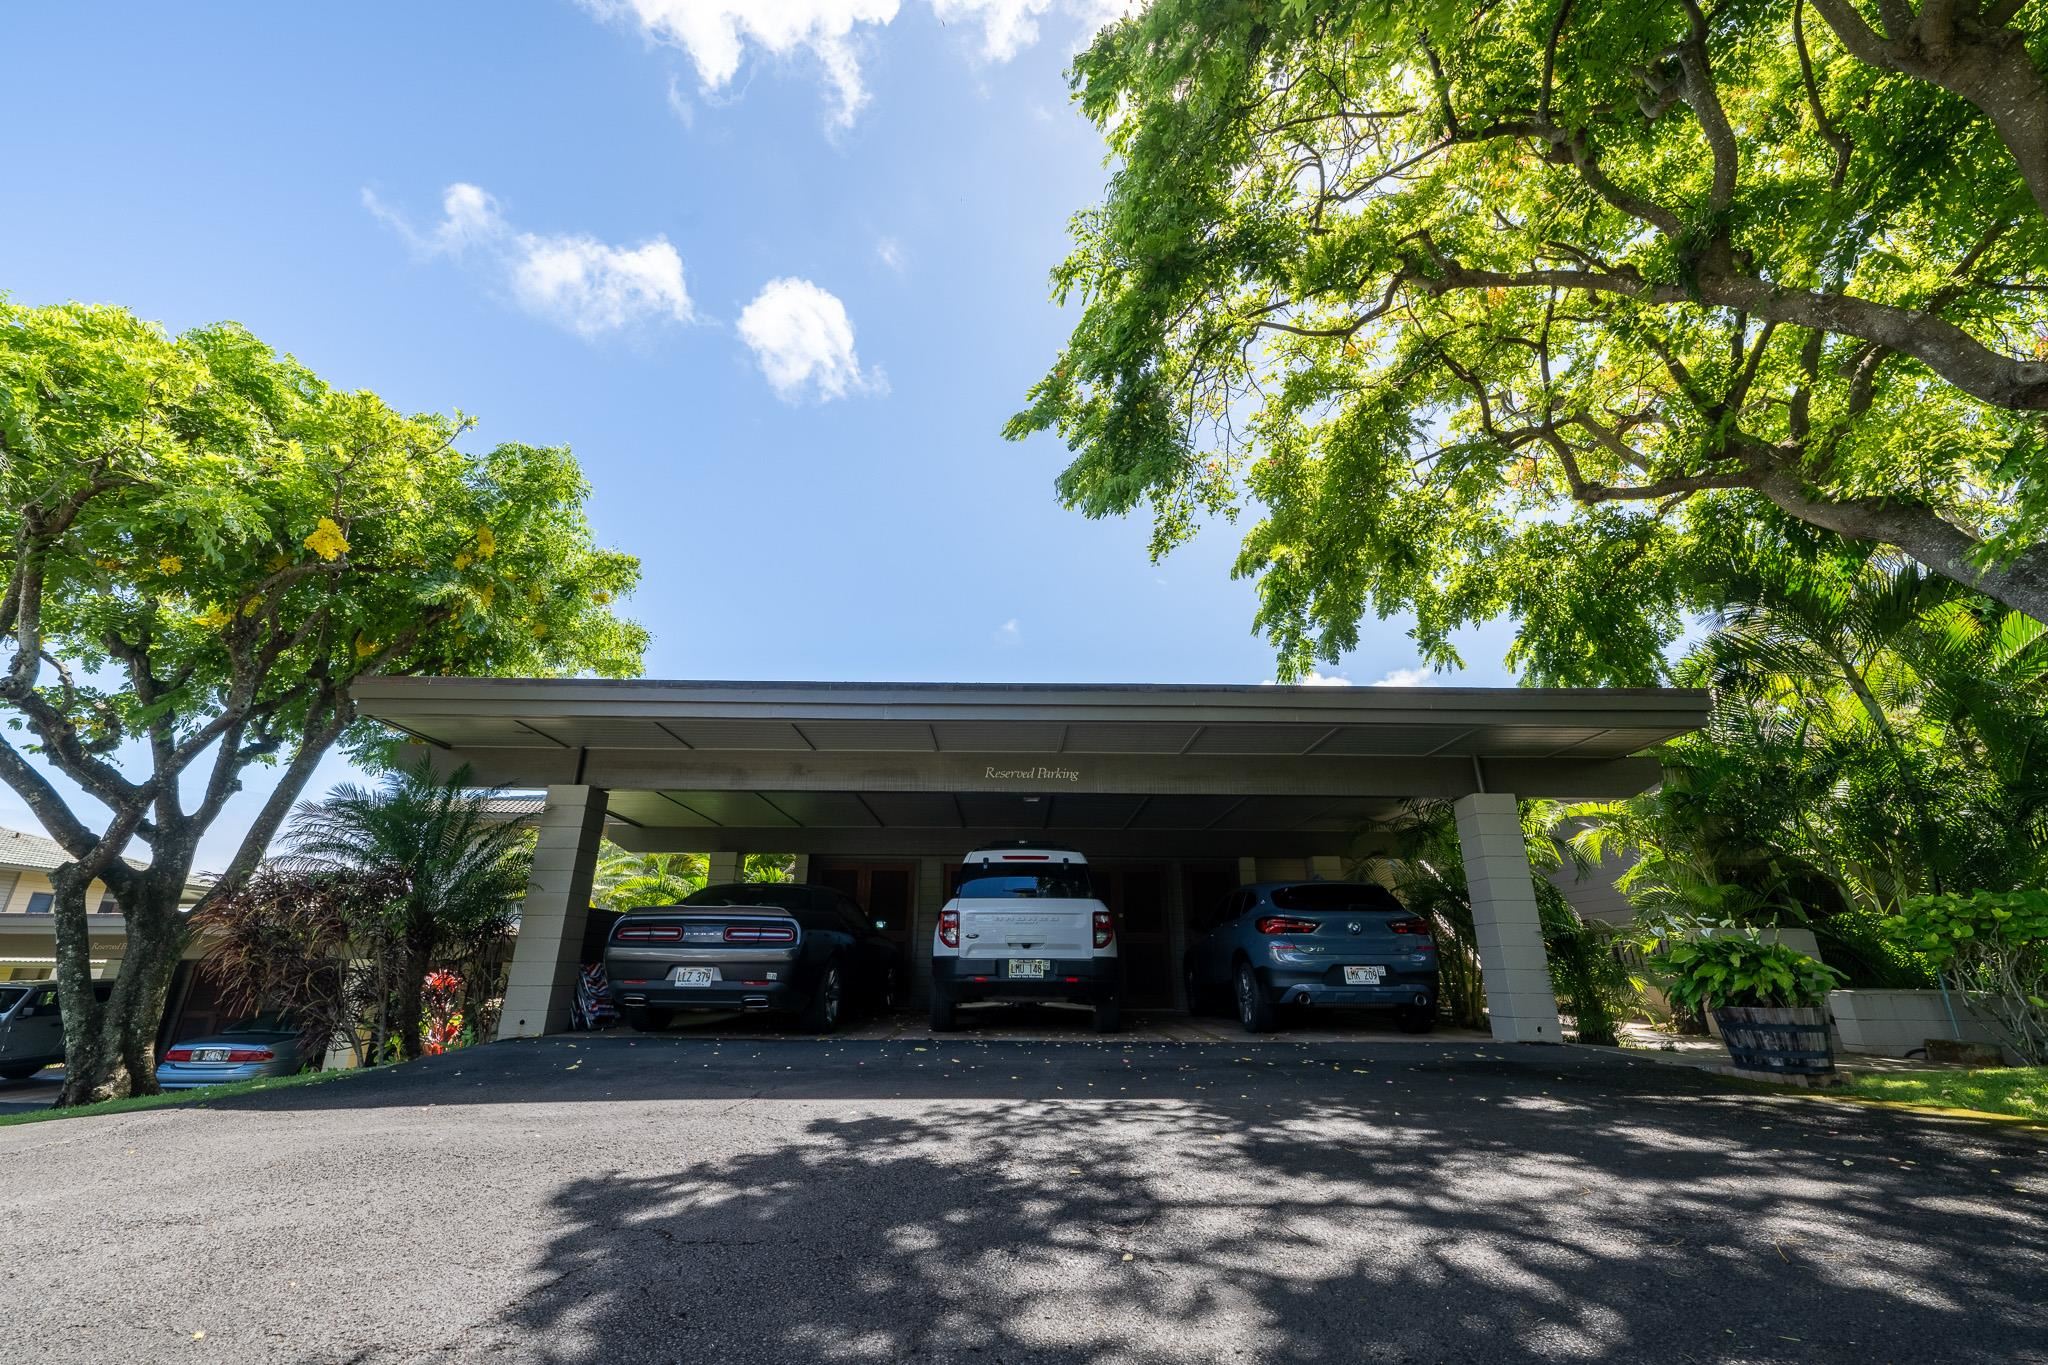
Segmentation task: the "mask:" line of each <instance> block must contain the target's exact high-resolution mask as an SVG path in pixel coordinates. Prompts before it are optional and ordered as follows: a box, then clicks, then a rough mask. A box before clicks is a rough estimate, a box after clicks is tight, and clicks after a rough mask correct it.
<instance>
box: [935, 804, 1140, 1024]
mask: <svg viewBox="0 0 2048 1365" xmlns="http://www.w3.org/2000/svg"><path fill="white" fill-rule="evenodd" d="M980 1000H1011V1001H1040V1000H1051V1001H1065V1002H1067V1003H1070V1004H1084V1005H1090V1006H1093V1007H1094V1010H1095V1031H1096V1032H1097V1033H1114V1032H1116V1030H1117V1028H1118V1027H1119V1026H1120V1025H1121V1023H1122V1009H1123V970H1122V963H1121V962H1119V961H1118V959H1117V955H1116V919H1115V917H1114V916H1113V915H1111V914H1110V912H1109V907H1108V906H1106V905H1104V904H1103V903H1102V902H1101V901H1100V900H1097V899H1096V897H1095V890H1094V887H1093V886H1091V885H1090V884H1089V881H1088V860H1087V859H1086V858H1084V857H1082V856H1081V855H1080V854H1079V853H1076V852H1074V851H1073V850H1071V849H1061V848H1042V847H1037V846H1033V845H1016V846H1011V847H994V848H982V849H977V850H975V851H974V852H972V853H970V854H968V855H967V861H966V862H965V863H964V864H963V865H962V866H961V868H960V871H959V873H958V875H957V877H956V879H955V881H954V884H953V895H952V899H950V900H948V901H947V902H946V905H945V908H944V909H943V910H941V911H939V927H938V931H937V933H936V934H935V935H934V936H933V938H932V1029H933V1030H934V1031H935V1032H940V1033H943V1032H946V1031H948V1030H950V1029H952V1028H954V1027H955V1026H956V1016H955V1011H956V1009H957V1007H958V1006H960V1005H962V1004H968V1003H971V1002H974V1001H980Z"/></svg>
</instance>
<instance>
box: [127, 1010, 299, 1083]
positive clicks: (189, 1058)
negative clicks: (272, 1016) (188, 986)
mask: <svg viewBox="0 0 2048 1365" xmlns="http://www.w3.org/2000/svg"><path fill="white" fill-rule="evenodd" d="M305 1065H306V1059H305V1058H304V1057H303V1056H301V1055H300V1051H299V1035H298V1033H297V1031H295V1030H285V1029H281V1028H279V1027H278V1026H277V1025H276V1024H274V1023H270V1022H266V1021H260V1020H259V1021H254V1022H251V1023H247V1024H233V1025H230V1026H229V1027H227V1028H225V1029H222V1030H221V1031H220V1032H219V1033H216V1034H211V1035H209V1036H207V1037H205V1038H187V1039H184V1040H183V1041H181V1042H177V1043H173V1044H172V1045H171V1046H170V1047H168V1048H166V1049H165V1050H164V1058H163V1060H162V1061H161V1062H159V1063H158V1064H157V1068H156V1083H157V1087H158V1088H159V1089H162V1090H194V1089H197V1088H198V1087H200V1086H202V1085H225V1084H226V1083H228V1082H229V1081H253V1080H255V1079H256V1078H257V1077H258V1076H290V1075H293V1074H294V1073H296V1072H298V1071H299V1070H300V1069H302V1068H303V1067H304V1066H305Z"/></svg>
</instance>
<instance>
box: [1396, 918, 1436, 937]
mask: <svg viewBox="0 0 2048 1365" xmlns="http://www.w3.org/2000/svg"><path fill="white" fill-rule="evenodd" d="M1387 927H1388V928H1389V929H1392V930H1393V931H1394V932H1395V933H1397V934H1425V935H1426V934H1428V933H1429V925H1428V924H1426V923H1424V922H1423V921H1421V920H1419V919H1397V920H1395V921H1393V922H1392V923H1390V924H1389V925H1387Z"/></svg>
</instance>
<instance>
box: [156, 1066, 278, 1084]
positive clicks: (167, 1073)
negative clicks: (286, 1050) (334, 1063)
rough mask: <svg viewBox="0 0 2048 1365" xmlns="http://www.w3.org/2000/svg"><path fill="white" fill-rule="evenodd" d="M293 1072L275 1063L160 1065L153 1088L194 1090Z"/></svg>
mask: <svg viewBox="0 0 2048 1365" xmlns="http://www.w3.org/2000/svg"><path fill="white" fill-rule="evenodd" d="M296 1069H297V1068H296V1067H290V1066H285V1065H281V1064H279V1063H277V1062H243V1063H240V1064H239V1065H235V1066H204V1065H201V1066H181V1065H179V1064H178V1063H177V1062H163V1063H160V1064H159V1065H158V1066H157V1069H156V1088H157V1089H159V1090H197V1089H199V1088H200V1087H201V1086H207V1085H229V1084H232V1083H233V1082H235V1081H253V1080H256V1079H257V1078H258V1077H261V1076H285V1075H289V1074H290V1073H291V1072H292V1071H294V1070H296Z"/></svg>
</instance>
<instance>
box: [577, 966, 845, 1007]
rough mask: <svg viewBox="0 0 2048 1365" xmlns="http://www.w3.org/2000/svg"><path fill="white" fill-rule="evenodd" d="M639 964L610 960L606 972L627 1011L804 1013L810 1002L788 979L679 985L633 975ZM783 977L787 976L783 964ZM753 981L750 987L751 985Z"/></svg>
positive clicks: (615, 1000)
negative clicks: (772, 1011) (766, 1011)
mask: <svg viewBox="0 0 2048 1365" xmlns="http://www.w3.org/2000/svg"><path fill="white" fill-rule="evenodd" d="M640 966H641V964H638V963H627V962H613V961H612V960H610V959H607V960H606V962H605V971H606V974H607V976H608V977H609V978H610V981H611V988H612V1001H613V1003H615V1004H617V1005H620V1006H623V1007H624V1008H627V1009H658V1010H757V1011H758V1010H779V1011H790V1012H793V1011H796V1010H801V1009H802V1008H803V1007H804V1006H805V1005H807V1004H809V1003H810V993H809V992H808V991H805V990H802V989H799V987H798V985H797V983H795V982H793V981H788V980H776V981H762V980H760V979H759V978H752V979H749V978H738V979H733V980H725V979H721V980H718V981H714V982H712V983H711V984H710V985H708V986H679V985H677V984H676V983H675V982H673V981H670V980H669V979H668V978H667V976H666V975H663V976H660V977H655V978H652V979H649V978H645V977H638V976H634V975H632V972H633V971H634V969H635V968H637V967H640ZM780 974H781V975H783V976H786V975H787V974H788V969H787V964H782V965H781V968H780ZM750 980H751V984H750Z"/></svg>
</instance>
